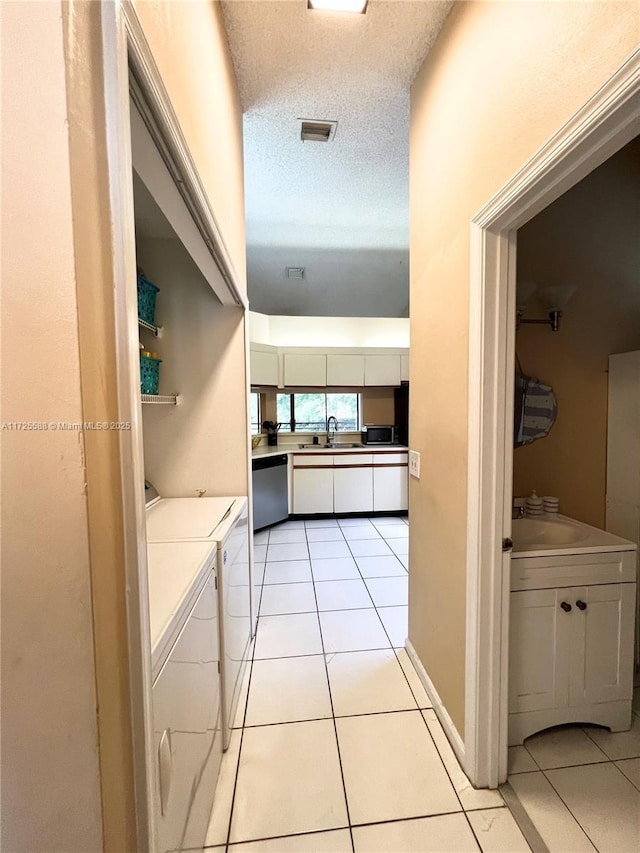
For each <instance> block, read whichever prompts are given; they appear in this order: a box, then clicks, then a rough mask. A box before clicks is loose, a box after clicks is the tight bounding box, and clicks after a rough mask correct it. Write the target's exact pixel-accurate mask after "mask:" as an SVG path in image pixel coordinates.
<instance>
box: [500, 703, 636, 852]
mask: <svg viewBox="0 0 640 853" xmlns="http://www.w3.org/2000/svg"><path fill="white" fill-rule="evenodd" d="M509 782H510V784H511V787H512V788H513V789H514V791H515V792H516V794H517V796H518V798H519V799H520V802H521V803H522V806H523V807H524V810H525V811H526V813H527V814H528V815H529V817H530V818H531V820H532V822H533V824H534V826H535V827H536V829H537V830H538V832H539V833H540V836H541V838H542V840H543V841H544V843H545V844H546V845H547V847H548V848H549V850H550V853H556V851H557V853H565V851H569V850H571V851H594V850H597V851H599V853H638V851H639V850H640V689H638V688H636V690H635V693H634V714H633V725H632V728H631V730H630V731H628V732H617V733H612V732H610V731H608V730H607V729H602V728H598V727H596V726H561V727H558V728H555V729H549V730H548V731H546V732H541V733H540V734H536V735H533V736H532V737H530V738H527V740H526V741H525V742H524V745H523V746H514V747H511V748H510V749H509Z"/></svg>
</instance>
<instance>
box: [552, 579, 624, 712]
mask: <svg viewBox="0 0 640 853" xmlns="http://www.w3.org/2000/svg"><path fill="white" fill-rule="evenodd" d="M570 592H571V598H570V599H568V600H569V602H570V604H571V605H572V606H573V611H572V614H571V615H572V616H573V620H572V621H573V624H574V637H573V642H572V650H573V659H572V664H571V669H570V695H569V701H570V704H571V705H593V704H596V703H599V702H615V701H617V700H626V699H631V695H632V692H633V623H634V610H635V598H636V585H635V584H634V583H618V584H604V585H602V586H586V587H576V588H573V589H571V590H570ZM577 602H581V606H582V605H585V606H584V607H582V609H580V608H579V607H578V606H577Z"/></svg>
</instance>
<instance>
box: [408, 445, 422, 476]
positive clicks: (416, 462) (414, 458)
mask: <svg viewBox="0 0 640 853" xmlns="http://www.w3.org/2000/svg"><path fill="white" fill-rule="evenodd" d="M409 474H410V475H411V476H412V477H415V478H416V480H419V479H420V454H419V453H418V451H417V450H410V451H409Z"/></svg>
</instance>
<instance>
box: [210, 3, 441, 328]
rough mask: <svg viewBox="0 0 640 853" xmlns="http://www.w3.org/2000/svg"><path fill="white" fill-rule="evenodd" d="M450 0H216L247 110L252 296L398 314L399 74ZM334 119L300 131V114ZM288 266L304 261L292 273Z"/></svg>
mask: <svg viewBox="0 0 640 853" xmlns="http://www.w3.org/2000/svg"><path fill="white" fill-rule="evenodd" d="M451 5H452V4H451V3H449V2H433V0H423V2H418V0H415V2H414V0H369V5H368V7H367V13H366V14H365V15H350V14H340V13H322V12H313V11H309V10H308V9H307V2H306V0H275V2H274V0H223V2H222V9H223V14H224V19H225V24H226V28H227V33H228V37H229V44H230V47H231V53H232V56H233V60H234V64H235V68H236V74H237V77H238V83H239V87H240V93H241V98H242V104H243V108H244V111H245V116H244V144H245V193H246V214H247V261H248V279H249V297H250V301H251V307H252V309H254V310H257V311H263V312H264V313H271V314H273V313H281V314H307V315H320V316H323V315H324V316H327V315H333V316H358V315H363V316H364V315H367V316H392V317H393V316H403V315H406V310H407V303H408V245H409V228H408V218H409V188H408V183H409V87H410V85H411V82H412V80H413V77H414V76H415V74H416V72H417V71H418V69H419V67H420V65H421V63H422V61H423V59H424V57H425V56H426V54H427V53H428V51H429V49H430V48H431V46H432V45H433V43H434V41H435V39H436V37H437V34H438V32H439V30H440V28H441V26H442V23H443V21H444V19H445V17H446V16H447V14H448V12H449V10H450V8H451ZM301 118H305V119H326V120H331V121H337V122H338V126H337V131H336V134H335V139H334V141H333V142H329V143H317V142H305V143H302V142H301V141H300V139H299V129H298V124H297V120H298V119H301ZM286 266H304V267H305V270H306V272H305V279H304V281H303V282H302V283H301V282H295V281H289V280H288V279H287V278H286V276H285V267H286Z"/></svg>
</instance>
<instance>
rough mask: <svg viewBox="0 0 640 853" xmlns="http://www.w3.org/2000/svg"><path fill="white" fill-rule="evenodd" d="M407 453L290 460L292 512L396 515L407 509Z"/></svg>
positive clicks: (297, 456)
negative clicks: (374, 512) (291, 469)
mask: <svg viewBox="0 0 640 853" xmlns="http://www.w3.org/2000/svg"><path fill="white" fill-rule="evenodd" d="M407 471H408V468H407V453H406V452H404V453H389V452H388V451H380V452H378V453H375V452H374V453H336V454H335V455H329V456H328V455H327V454H326V453H325V452H324V451H318V452H317V453H309V454H303V453H300V454H294V456H293V512H294V513H295V514H299V515H314V514H319V513H337V514H346V513H355V512H363V513H364V512H372V511H378V512H399V511H402V510H406V508H407V499H408V495H407Z"/></svg>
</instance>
